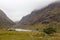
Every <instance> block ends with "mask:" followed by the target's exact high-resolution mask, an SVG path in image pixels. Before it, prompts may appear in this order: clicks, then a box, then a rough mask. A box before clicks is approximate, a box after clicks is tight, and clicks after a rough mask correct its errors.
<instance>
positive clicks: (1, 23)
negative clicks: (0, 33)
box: [0, 10, 15, 29]
mask: <svg viewBox="0 0 60 40" xmlns="http://www.w3.org/2000/svg"><path fill="white" fill-rule="evenodd" d="M13 24H15V23H14V22H13V21H12V20H10V19H9V18H8V17H7V15H6V14H5V13H4V12H3V11H2V10H0V29H5V28H10V27H11V26H12V25H13Z"/></svg>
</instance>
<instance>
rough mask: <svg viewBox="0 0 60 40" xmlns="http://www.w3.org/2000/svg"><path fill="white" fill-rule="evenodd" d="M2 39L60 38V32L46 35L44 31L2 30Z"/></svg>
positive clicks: (54, 39)
mask: <svg viewBox="0 0 60 40" xmlns="http://www.w3.org/2000/svg"><path fill="white" fill-rule="evenodd" d="M0 40H60V33H55V34H54V35H50V36H49V35H45V34H44V33H43V32H41V33H38V32H16V31H6V30H0Z"/></svg>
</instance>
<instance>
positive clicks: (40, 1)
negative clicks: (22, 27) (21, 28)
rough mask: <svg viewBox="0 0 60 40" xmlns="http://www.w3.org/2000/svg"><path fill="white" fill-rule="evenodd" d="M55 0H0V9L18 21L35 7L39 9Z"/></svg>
mask: <svg viewBox="0 0 60 40" xmlns="http://www.w3.org/2000/svg"><path fill="white" fill-rule="evenodd" d="M55 1H56V0H0V9H2V10H3V11H4V12H5V13H6V15H7V16H8V17H9V18H10V19H11V20H13V21H19V20H21V18H22V17H23V16H26V15H28V14H30V13H31V12H32V11H33V10H35V9H41V8H43V7H45V6H47V5H49V4H51V3H52V2H55Z"/></svg>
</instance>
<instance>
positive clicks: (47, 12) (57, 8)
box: [19, 2, 60, 27]
mask: <svg viewBox="0 0 60 40" xmlns="http://www.w3.org/2000/svg"><path fill="white" fill-rule="evenodd" d="M52 22H60V2H55V3H52V4H50V5H48V6H47V7H45V8H43V9H40V10H35V11H33V12H32V13H31V14H29V15H27V16H25V17H23V18H22V20H21V21H20V22H19V27H21V25H34V24H48V23H52Z"/></svg>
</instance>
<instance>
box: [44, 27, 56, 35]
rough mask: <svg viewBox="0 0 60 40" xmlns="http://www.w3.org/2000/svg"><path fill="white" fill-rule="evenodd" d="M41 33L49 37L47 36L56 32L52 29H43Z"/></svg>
mask: <svg viewBox="0 0 60 40" xmlns="http://www.w3.org/2000/svg"><path fill="white" fill-rule="evenodd" d="M43 32H44V33H46V34H48V35H49V34H53V33H54V32H56V30H55V28H53V27H49V28H46V29H43Z"/></svg>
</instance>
